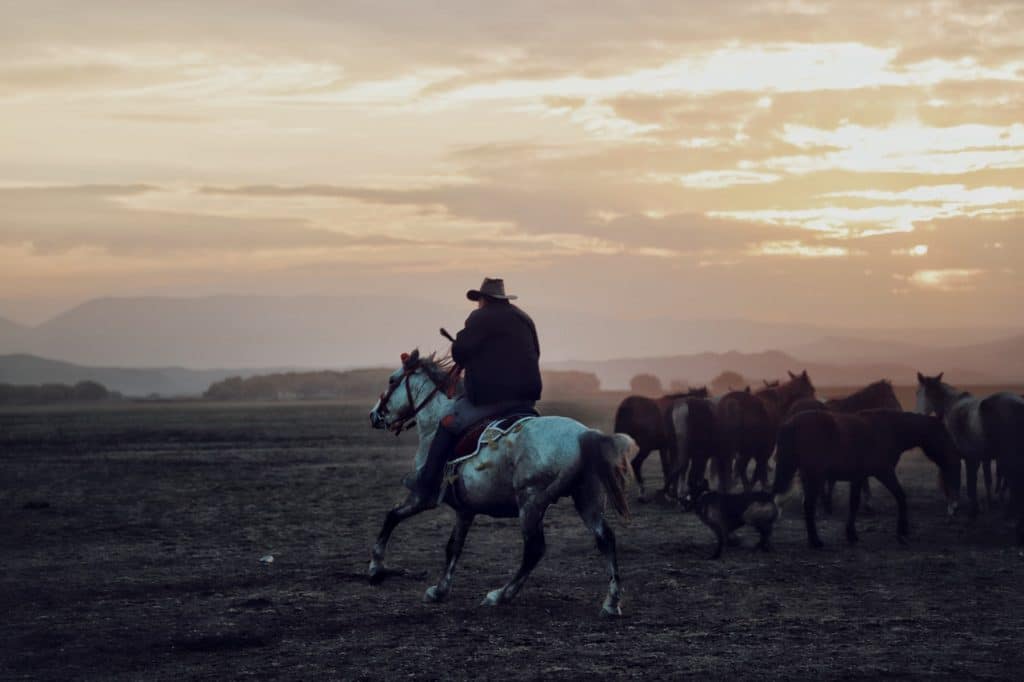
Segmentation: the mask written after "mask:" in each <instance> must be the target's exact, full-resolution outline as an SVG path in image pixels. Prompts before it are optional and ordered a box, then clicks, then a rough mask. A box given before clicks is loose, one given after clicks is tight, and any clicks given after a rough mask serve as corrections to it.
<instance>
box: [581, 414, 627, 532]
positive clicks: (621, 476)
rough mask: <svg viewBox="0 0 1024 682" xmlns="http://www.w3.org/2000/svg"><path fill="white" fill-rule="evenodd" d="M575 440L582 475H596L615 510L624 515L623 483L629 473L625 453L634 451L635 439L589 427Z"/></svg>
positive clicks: (625, 483)
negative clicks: (578, 450) (578, 449)
mask: <svg viewBox="0 0 1024 682" xmlns="http://www.w3.org/2000/svg"><path fill="white" fill-rule="evenodd" d="M579 443H580V458H581V461H582V464H583V472H584V475H591V476H593V477H594V478H596V480H597V481H599V482H600V483H601V487H602V488H604V491H605V493H606V495H607V496H608V500H609V501H610V502H611V504H612V507H614V509H615V511H616V512H618V513H619V515H620V516H622V517H623V518H626V519H628V518H629V502H628V501H627V500H626V485H627V482H628V480H629V474H630V468H629V457H630V456H632V454H633V453H634V452H635V451H636V443H635V442H634V441H633V439H632V438H630V437H629V436H628V435H626V434H622V433H616V434H614V435H612V436H609V435H606V434H603V433H601V432H600V431H593V430H588V431H584V432H583V433H581V434H580V437H579Z"/></svg>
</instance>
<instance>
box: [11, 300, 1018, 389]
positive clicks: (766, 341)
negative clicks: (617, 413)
mask: <svg viewBox="0 0 1024 682" xmlns="http://www.w3.org/2000/svg"><path fill="white" fill-rule="evenodd" d="M525 307H526V308H527V309H528V310H529V312H530V314H531V315H532V316H533V318H534V320H535V321H536V323H537V328H538V330H539V333H540V338H541V346H542V348H543V355H542V358H541V359H542V362H543V363H544V364H545V365H546V366H548V367H550V368H552V369H581V370H584V371H593V372H595V373H597V374H598V376H599V377H600V378H601V380H602V384H603V385H604V387H605V388H610V389H616V388H624V387H625V386H627V385H628V381H629V378H630V377H631V376H633V374H635V373H638V372H640V371H645V372H647V371H650V372H652V373H654V374H657V375H658V376H660V377H662V379H663V380H664V381H666V382H667V381H669V380H671V379H676V378H678V379H685V380H688V381H690V382H691V383H701V382H705V381H707V380H709V379H710V378H712V377H713V376H714V375H716V374H717V373H718V372H720V371H722V370H725V369H731V370H734V371H738V372H740V373H742V374H744V375H745V376H748V377H750V378H761V377H778V376H785V370H786V369H798V368H799V369H803V368H805V367H806V368H807V369H808V370H810V371H811V372H812V376H814V377H815V379H816V381H818V382H819V383H827V384H843V385H850V384H851V383H859V382H860V381H862V380H873V379H877V378H879V377H882V376H887V377H891V378H893V379H895V380H897V381H899V382H903V383H906V382H909V381H911V380H912V379H913V377H914V371H915V370H918V369H920V370H921V371H926V372H937V371H943V370H944V371H946V372H947V373H949V375H950V376H957V377H958V380H960V381H964V382H971V383H986V382H1000V381H1017V380H1024V352H1022V351H1024V332H1022V331H1021V330H1019V329H1015V328H952V327H951V328H947V329H927V328H906V329H896V328H838V327H830V326H826V325H814V324H788V323H777V322H759V321H750V320H729V319H725V320H684V319H676V318H671V317H664V318H646V319H637V320H620V319H615V318H612V317H610V316H602V315H599V314H593V313H584V312H579V311H574V310H567V309H558V308H550V307H543V306H525ZM469 312H471V307H470V304H469V303H468V302H466V301H462V302H454V303H450V304H449V303H432V302H427V301H422V300H418V299H416V298H414V297H385V296H360V297H344V296H293V297H276V296H214V297H206V298H161V297H136V298H102V299H94V300H91V301H88V302H86V303H83V304H81V305H78V306H76V307H75V308H72V309H71V310H68V311H67V312H64V313H62V314H59V315H57V316H55V317H53V318H51V319H49V320H47V321H45V322H43V323H41V324H38V325H35V326H28V325H21V324H17V323H15V322H12V321H10V320H6V319H3V318H0V354H8V355H10V354H21V355H26V354H31V355H34V356H39V357H40V358H53V359H55V360H58V361H63V362H65V363H71V364H74V365H78V366H87V367H88V368H89V370H90V371H95V368H107V369H105V370H104V371H114V370H115V368H117V369H118V370H120V369H125V371H128V370H127V369H126V368H162V369H150V370H147V371H151V372H156V373H157V374H158V375H159V377H162V378H159V380H157V378H156V375H154V376H153V377H152V379H153V380H152V381H151V380H150V379H147V380H146V381H144V382H141V383H134V384H133V383H131V380H130V374H126V375H124V376H123V377H120V378H118V382H127V383H115V384H111V385H110V386H109V387H110V388H112V389H115V390H123V391H124V389H125V388H127V387H128V386H137V387H139V388H147V389H150V390H146V391H145V392H146V393H149V392H154V391H155V392H160V393H164V392H165V391H173V392H187V393H192V392H199V391H201V390H202V389H205V387H206V385H208V384H209V383H210V382H212V381H216V380H219V379H221V378H223V377H225V376H228V375H230V374H242V375H250V374H255V373H263V372H266V371H271V370H274V369H276V368H282V367H284V368H306V369H346V368H354V367H367V366H382V365H383V366H390V365H393V364H395V363H396V361H397V358H398V355H399V354H400V353H401V352H403V351H408V350H410V349H412V348H413V347H420V348H422V349H424V350H425V351H426V350H434V349H438V350H444V349H446V348H447V342H446V341H444V340H443V339H441V338H440V336H439V335H438V331H437V330H438V328H439V327H441V326H444V327H446V328H448V329H449V330H451V331H452V332H455V331H457V330H458V329H459V328H461V326H462V323H463V321H464V319H465V317H466V316H467V315H468V313H469ZM13 364H15V365H21V366H23V370H21V373H20V374H18V375H17V376H19V377H21V378H23V379H32V378H33V377H37V376H55V375H53V374H46V373H45V372H37V371H35V370H33V371H28V369H26V368H29V367H32V366H33V364H32V363H31V362H26V361H24V359H22V360H20V361H19V362H15V363H13ZM36 368H37V369H39V366H36ZM197 370H203V371H202V372H199V373H195V372H196V371H197ZM61 371H62V372H65V373H66V371H67V368H66V367H65V368H64V369H63V370H61ZM97 380H99V379H97ZM0 381H10V379H5V378H4V377H3V375H0ZM101 383H104V382H102V381H101ZM199 384H203V385H202V387H201V388H199V389H198V390H195V391H194V390H193V389H195V387H196V386H198V385H199ZM157 385H159V388H155V386H157ZM186 388H187V389H188V390H187V391H186V390H185V389H186ZM124 392H128V393H131V394H137V392H138V391H137V390H136V389H131V390H127V391H124Z"/></svg>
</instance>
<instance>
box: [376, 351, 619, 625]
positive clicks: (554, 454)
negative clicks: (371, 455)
mask: <svg viewBox="0 0 1024 682" xmlns="http://www.w3.org/2000/svg"><path fill="white" fill-rule="evenodd" d="M453 381H454V380H453V379H452V373H451V372H450V371H448V368H447V367H446V366H445V364H444V363H441V362H438V361H437V360H435V359H434V358H433V357H432V356H431V357H420V355H419V352H418V351H413V352H412V353H411V354H408V355H404V354H403V357H402V367H400V368H399V369H398V370H396V371H395V372H394V373H392V374H391V376H390V377H389V379H388V388H387V389H386V391H385V392H384V393H383V394H381V397H380V399H379V400H378V401H377V404H376V405H375V406H374V407H373V410H372V411H371V412H370V421H371V424H372V425H373V427H374V428H379V429H385V428H386V429H390V430H392V431H395V432H396V433H397V432H400V431H401V430H402V429H403V428H404V427H406V426H410V425H411V424H412V421H413V420H415V424H416V428H417V430H418V432H419V449H418V450H417V453H416V466H417V468H419V467H421V466H422V465H423V463H424V461H425V460H426V456H427V452H428V451H429V450H430V442H431V440H432V439H433V437H434V433H435V431H436V430H437V427H438V424H439V423H440V420H441V418H442V416H443V415H444V414H445V413H446V411H447V409H448V407H449V406H450V405H451V403H452V401H453V400H454V398H455V397H456V396H455V395H454V394H455V390H453V389H454V388H455V387H454V386H453V385H452V382H453ZM634 454H636V444H635V443H634V442H633V440H632V439H631V438H630V437H629V436H626V435H624V434H616V435H614V436H607V435H605V434H603V433H601V432H599V431H595V430H593V429H589V428H587V427H586V426H584V425H583V424H580V423H579V422H577V421H575V420H572V419H568V418H566V417H536V418H533V419H529V420H527V421H525V422H523V424H522V428H520V429H518V430H515V431H513V432H510V433H508V434H507V435H505V436H503V437H502V438H501V439H499V440H497V441H496V442H495V443H494V447H483V448H481V450H480V453H479V454H478V455H477V456H476V457H474V458H473V459H471V460H469V461H468V462H465V463H464V464H463V465H462V467H461V471H460V472H459V473H458V476H457V478H455V480H454V481H453V482H452V483H451V485H450V486H449V487H448V488H447V491H446V493H445V496H444V502H445V503H446V504H448V505H449V506H450V507H452V508H453V509H454V510H455V517H456V520H455V527H454V528H453V529H452V534H451V538H450V539H449V540H448V547H447V552H446V555H447V556H446V565H445V570H444V573H443V574H442V576H441V579H440V580H439V581H438V583H437V584H436V585H434V586H433V587H430V588H429V589H427V591H426V594H425V595H424V599H425V600H426V601H430V602H440V601H443V600H444V599H445V598H446V597H447V596H448V594H449V592H450V590H451V586H452V577H453V575H454V573H455V565H456V563H457V562H458V559H459V554H460V553H461V552H462V547H463V544H464V543H465V541H466V535H467V534H468V533H469V528H470V525H471V524H472V523H473V518H474V516H475V515H476V514H486V515H489V516H496V517H505V518H509V517H517V516H518V517H519V522H520V525H521V527H522V533H523V543H524V546H523V557H522V562H521V564H520V566H519V570H518V571H516V574H515V575H514V576H513V578H512V579H511V580H510V581H509V582H508V583H507V584H506V585H505V586H504V587H501V588H499V589H496V590H493V591H491V592H489V593H488V594H487V596H486V597H485V598H484V601H483V603H484V605H488V606H495V605H498V604H502V603H506V602H509V601H511V600H512V599H513V598H514V597H515V596H516V594H517V593H518V592H519V590H520V589H521V588H522V586H523V583H524V582H525V581H526V578H527V577H528V576H529V575H530V572H531V571H532V570H533V568H534V567H535V566H536V565H537V563H538V562H539V561H540V559H541V557H542V556H543V555H544V549H545V543H544V514H545V512H546V511H547V509H548V507H549V506H550V505H551V504H552V503H554V502H555V501H557V500H558V499H559V498H562V497H566V496H571V497H572V499H573V502H574V503H575V506H576V511H577V512H578V513H579V515H580V518H582V519H583V523H584V524H585V525H586V527H587V528H589V529H590V531H591V532H592V533H593V534H594V537H595V539H596V540H597V546H598V549H599V550H600V551H601V554H602V555H604V558H605V560H606V562H607V566H608V573H609V585H608V595H607V597H606V598H605V600H604V604H603V606H602V609H601V613H602V614H603V615H619V614H621V609H620V606H619V604H620V600H621V591H620V587H619V568H618V560H617V557H616V552H615V534H614V533H613V532H612V529H611V528H610V527H609V526H608V524H607V523H606V522H605V520H604V499H605V495H607V497H608V499H609V500H610V501H611V502H612V505H613V506H614V507H615V509H616V511H618V512H619V513H620V514H621V515H622V516H627V515H628V513H629V509H628V506H627V502H626V496H625V495H626V493H625V485H626V483H627V477H628V475H629V458H630V457H631V456H632V455H634ZM426 506H427V505H426V504H424V503H422V502H421V501H420V500H419V499H418V498H417V496H414V495H410V496H409V497H408V498H406V500H405V502H403V503H402V504H399V505H398V506H396V507H395V508H394V509H392V510H391V511H390V512H388V514H387V517H386V518H385V520H384V526H383V528H382V529H381V531H380V535H378V537H377V542H376V543H375V544H374V546H373V552H372V555H371V559H370V569H369V575H370V580H371V581H372V582H377V581H379V580H381V579H383V578H384V577H386V576H387V575H388V574H389V573H391V571H389V570H388V569H386V568H385V566H384V554H385V552H386V550H387V544H388V539H389V538H390V536H391V532H392V531H393V530H394V528H395V526H397V525H398V524H399V523H401V522H402V521H404V520H405V519H407V518H409V517H411V516H414V515H416V514H418V513H420V512H421V511H424V509H425V508H426Z"/></svg>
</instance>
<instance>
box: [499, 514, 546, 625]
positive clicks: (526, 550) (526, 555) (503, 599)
mask: <svg viewBox="0 0 1024 682" xmlns="http://www.w3.org/2000/svg"><path fill="white" fill-rule="evenodd" d="M545 511H547V504H546V503H545V504H527V505H526V506H522V507H521V508H520V510H519V522H520V524H521V525H522V529H523V560H522V562H521V563H520V564H519V570H518V571H516V574H515V575H514V576H513V577H512V580H510V581H509V582H508V583H507V584H506V585H505V586H504V587H501V588H499V589H497V590H492V591H490V592H488V593H487V596H486V597H484V601H483V605H484V606H497V605H498V604H505V603H508V602H510V601H512V600H513V599H514V598H515V596H516V595H517V594H519V590H521V589H522V587H523V583H525V582H526V579H527V578H528V577H530V573H531V572H532V571H533V569H534V568H535V567H536V566H537V564H538V563H539V562H540V560H541V557H543V556H544V551H545V549H547V545H546V544H545V542H544V512H545Z"/></svg>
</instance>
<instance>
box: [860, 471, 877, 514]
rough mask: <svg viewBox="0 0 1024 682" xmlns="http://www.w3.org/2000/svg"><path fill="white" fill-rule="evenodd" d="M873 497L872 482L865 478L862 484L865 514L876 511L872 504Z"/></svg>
mask: <svg viewBox="0 0 1024 682" xmlns="http://www.w3.org/2000/svg"><path fill="white" fill-rule="evenodd" d="M871 499H872V498H871V482H870V481H868V479H866V478H865V479H864V482H863V483H862V484H861V486H860V501H861V509H863V510H864V513H865V514H872V513H874V511H875V508H874V507H872V506H871Z"/></svg>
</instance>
